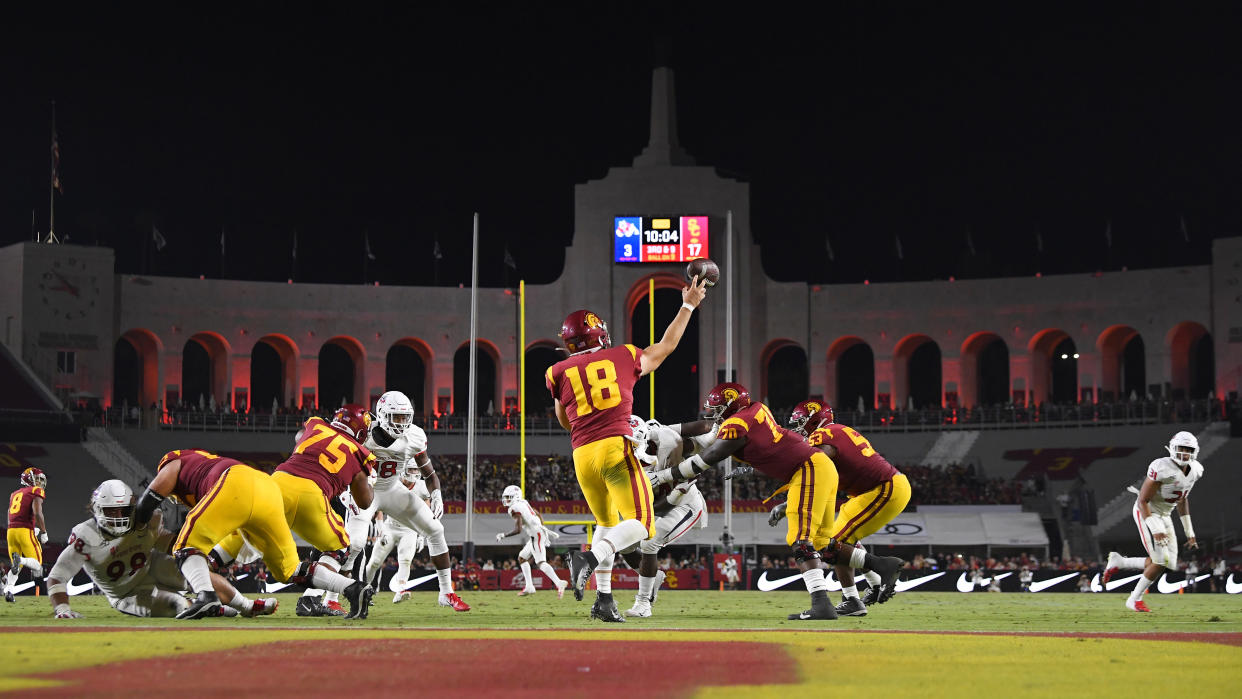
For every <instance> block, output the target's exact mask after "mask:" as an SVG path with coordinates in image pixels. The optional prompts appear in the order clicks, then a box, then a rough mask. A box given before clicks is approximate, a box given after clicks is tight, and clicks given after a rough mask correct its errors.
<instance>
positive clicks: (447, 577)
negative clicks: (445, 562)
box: [436, 568, 453, 595]
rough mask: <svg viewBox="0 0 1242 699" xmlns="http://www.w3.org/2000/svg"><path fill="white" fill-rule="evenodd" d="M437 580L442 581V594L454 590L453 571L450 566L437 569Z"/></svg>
mask: <svg viewBox="0 0 1242 699" xmlns="http://www.w3.org/2000/svg"><path fill="white" fill-rule="evenodd" d="M436 581H437V582H439V583H440V594H442V595H448V594H452V592H453V571H452V569H450V568H445V569H444V570H437V571H436Z"/></svg>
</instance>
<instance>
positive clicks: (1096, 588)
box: [1091, 573, 1142, 592]
mask: <svg viewBox="0 0 1242 699" xmlns="http://www.w3.org/2000/svg"><path fill="white" fill-rule="evenodd" d="M1140 577H1142V575H1141V574H1140V575H1131V576H1130V577H1128V578H1118V579H1116V580H1109V581H1108V584H1107V585H1105V586H1104V587H1101V586H1100V574H1099V573H1096V574H1095V575H1093V576H1092V577H1091V591H1092V592H1104V591H1105V590H1108V591H1110V592H1111V591H1113V590H1116V589H1117V588H1119V587H1121V586H1122V585H1128V584H1129V583H1132V582H1134V581H1135V580H1138V579H1139V578H1140Z"/></svg>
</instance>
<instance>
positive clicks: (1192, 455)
mask: <svg viewBox="0 0 1242 699" xmlns="http://www.w3.org/2000/svg"><path fill="white" fill-rule="evenodd" d="M1165 449H1167V450H1168V451H1169V458H1171V459H1173V461H1174V462H1175V463H1177V464H1178V465H1180V466H1187V465H1189V464H1190V462H1191V461H1194V460H1195V459H1197V458H1199V440H1198V439H1196V438H1195V436H1194V435H1193V434H1191V433H1189V432H1178V433H1177V434H1175V435H1173V439H1170V440H1169V444H1168V446H1166V447H1165Z"/></svg>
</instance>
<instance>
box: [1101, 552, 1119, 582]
mask: <svg viewBox="0 0 1242 699" xmlns="http://www.w3.org/2000/svg"><path fill="white" fill-rule="evenodd" d="M1119 570H1121V554H1119V553H1117V552H1116V551H1109V552H1108V563H1106V564H1104V572H1103V573H1101V574H1100V584H1101V585H1107V584H1108V581H1109V580H1112V579H1113V576H1114V575H1116V574H1117V571H1119Z"/></svg>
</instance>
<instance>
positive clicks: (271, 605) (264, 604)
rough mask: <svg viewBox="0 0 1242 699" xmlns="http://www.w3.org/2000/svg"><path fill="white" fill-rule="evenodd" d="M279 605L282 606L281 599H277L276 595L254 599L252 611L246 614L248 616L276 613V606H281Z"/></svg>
mask: <svg viewBox="0 0 1242 699" xmlns="http://www.w3.org/2000/svg"><path fill="white" fill-rule="evenodd" d="M279 606H280V600H278V599H276V598H275V597H266V598H263V599H257V600H255V601H254V606H252V607H250V613H248V614H246V616H251V617H254V616H267V615H268V614H275V613H276V607H279Z"/></svg>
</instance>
